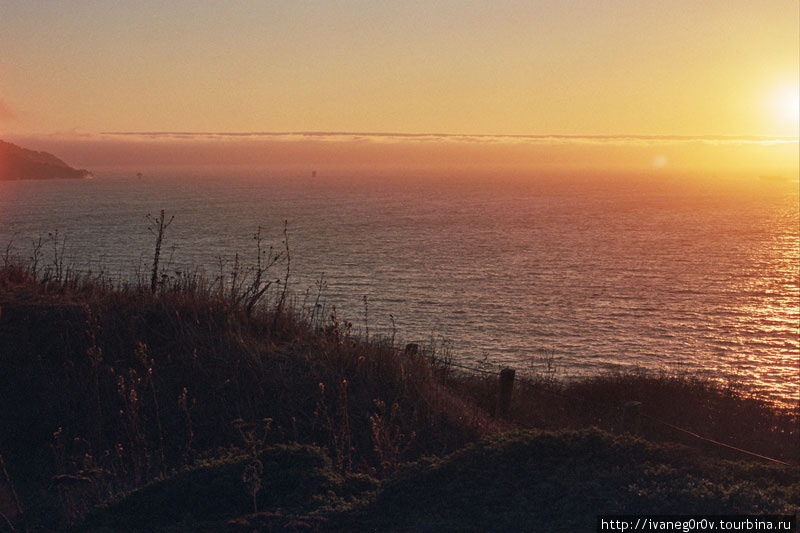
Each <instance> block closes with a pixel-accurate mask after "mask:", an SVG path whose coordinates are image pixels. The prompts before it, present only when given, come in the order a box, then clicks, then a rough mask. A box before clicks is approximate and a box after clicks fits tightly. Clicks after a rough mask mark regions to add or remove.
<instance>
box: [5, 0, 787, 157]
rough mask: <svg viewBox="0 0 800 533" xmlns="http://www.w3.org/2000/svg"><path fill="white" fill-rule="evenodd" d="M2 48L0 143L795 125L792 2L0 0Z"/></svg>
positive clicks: (729, 132)
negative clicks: (138, 136) (112, 135)
mask: <svg viewBox="0 0 800 533" xmlns="http://www.w3.org/2000/svg"><path fill="white" fill-rule="evenodd" d="M0 50H2V53H0V138H4V137H5V138H11V139H26V140H31V139H33V140H36V139H39V140H41V142H43V143H44V144H46V141H47V139H50V140H52V139H53V138H54V137H55V136H59V137H61V138H64V137H70V136H73V137H74V138H76V139H79V138H81V136H83V137H84V138H85V136H91V135H93V136H103V135H104V134H105V133H108V132H185V133H208V132H214V133H233V132H360V133H367V132H369V133H429V134H432V133H439V134H455V135H473V136H474V135H495V136H496V135H535V136H536V135H567V136H578V137H582V136H619V135H638V136H695V137H710V138H713V137H720V136H726V137H736V138H742V137H749V136H766V137H786V138H797V137H798V129H799V128H800V126H799V125H798V110H797V105H798V104H797V98H798V86H799V83H798V80H799V79H800V3H798V2H797V1H796V0H770V1H767V2H764V1H745V0H724V1H718V0H707V1H703V2H698V1H696V0H669V1H664V0H660V1H651V0H633V1H632V0H603V1H597V0H586V1H578V0H560V1H555V0H554V1H541V0H540V1H532V0H525V1H516V0H498V1H493V2H489V1H476V0H459V1H451V0H438V1H435V2H432V1H414V0H408V1H402V2H400V1H397V2H393V1H392V2H390V1H386V2H378V1H365V0H349V1H342V2H338V1H317V2H311V1H298V0H272V1H268V0H259V1H243V0H231V1H226V2H221V1H220V2H203V1H198V0H193V1H182V0H177V1H171V2H162V1H155V0H139V1H137V2H128V1H115V0H98V1H95V0H73V1H64V2H53V1H36V0H28V1H22V0H8V1H5V2H3V3H2V4H0ZM126 139H127V141H126V142H133V141H132V138H130V137H126ZM340 140H341V139H340ZM405 141H406V142H408V139H405ZM114 142H116V143H119V142H122V141H121V140H120V139H119V138H116V140H115V141H114ZM34 144H36V142H34ZM790 152H791V151H790ZM648 157H649V156H648ZM654 157H656V156H654ZM782 157H784V156H782Z"/></svg>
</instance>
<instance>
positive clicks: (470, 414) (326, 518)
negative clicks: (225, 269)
mask: <svg viewBox="0 0 800 533" xmlns="http://www.w3.org/2000/svg"><path fill="white" fill-rule="evenodd" d="M217 281H218V283H216V284H215V283H214V282H208V281H206V280H203V279H202V278H199V277H197V276H195V277H191V278H188V277H183V278H178V279H162V280H161V281H160V282H158V283H157V284H156V283H155V282H154V284H151V285H147V284H133V285H128V286H121V285H119V284H111V283H108V282H106V281H105V280H104V279H103V278H102V277H95V278H88V277H86V276H73V275H71V274H69V272H64V271H57V270H51V271H44V272H40V271H37V269H36V268H32V267H31V266H30V265H23V266H19V263H17V264H16V265H15V264H14V263H9V262H7V263H6V265H5V266H4V267H3V268H2V269H1V270H0V426H1V427H2V428H3V431H2V432H1V433H0V456H2V458H3V460H4V461H3V462H4V465H5V468H4V470H3V471H2V472H0V512H2V514H3V516H2V517H0V518H3V519H4V520H3V519H0V531H2V530H3V529H2V528H5V529H7V530H9V531H12V530H16V531H24V530H30V531H37V530H40V531H61V530H67V529H72V530H75V531H114V532H117V531H154V530H156V531H176V532H180V531H228V530H230V531H233V530H242V531H253V530H263V531H292V530H296V531H300V530H312V531H313V530H316V531H553V530H560V531H563V530H569V531H584V530H585V531H593V530H594V528H595V520H596V516H597V515H598V514H610V513H661V514H664V513H682V514H683V513H709V514H720V513H735V514H742V513H757V514H765V513H772V514H794V513H796V512H797V509H798V508H799V507H800V471H799V470H798V468H797V467H796V466H792V465H797V464H798V459H800V457H799V456H800V449H798V448H799V447H798V426H797V420H798V419H797V411H796V410H795V411H791V410H787V409H782V408H778V407H776V406H774V405H772V404H769V403H768V402H765V401H762V400H760V399H758V398H753V397H750V396H749V395H747V394H746V392H745V388H744V387H742V386H741V384H736V383H716V382H710V381H702V380H696V379H692V378H690V377H686V376H666V375H647V374H635V375H613V376H598V377H596V378H592V379H586V380H583V381H580V382H570V383H563V382H560V381H559V380H558V379H557V378H556V376H553V375H552V374H551V373H549V372H548V371H546V370H543V371H542V372H536V371H533V372H531V373H529V374H527V375H520V376H518V377H517V380H516V382H515V385H514V387H515V388H514V393H513V397H512V402H511V407H510V410H509V413H508V416H506V417H499V416H498V417H495V416H492V413H493V411H494V410H495V406H496V401H497V387H498V385H497V381H498V380H497V375H496V373H495V372H494V370H496V369H491V368H489V367H486V368H484V369H483V370H485V371H486V372H485V373H481V374H467V373H463V372H459V371H458V370H459V369H458V368H455V367H453V366H452V364H451V360H450V358H449V354H447V353H446V351H444V352H443V351H442V350H441V348H440V347H437V346H435V345H431V346H423V347H420V349H419V350H418V351H417V352H416V353H413V352H404V351H403V350H398V349H397V347H396V346H394V343H393V342H391V341H388V340H381V339H378V340H376V339H372V340H369V341H367V340H365V339H363V338H362V337H359V336H357V335H354V334H352V331H351V328H352V326H351V324H349V323H348V322H345V321H342V320H340V319H339V318H338V317H337V316H336V312H335V310H330V311H328V310H326V311H324V312H322V311H320V310H319V309H318V307H317V306H315V305H311V306H309V307H307V308H305V307H303V306H299V305H294V306H293V305H291V302H290V301H289V299H288V298H287V297H286V293H285V292H281V291H280V290H277V291H273V292H269V291H267V290H266V289H265V290H264V291H263V292H262V290H261V289H262V288H264V287H266V285H265V284H264V283H263V282H262V280H261V278H260V276H259V275H258V272H257V271H253V272H251V277H250V278H249V280H248V281H247V282H246V283H244V282H242V281H241V279H240V281H239V286H238V288H237V286H236V281H234V282H233V284H231V283H227V284H226V283H223V282H222V280H217ZM229 281H230V280H229ZM629 402H639V403H635V404H631V403H629ZM626 403H627V404H628V408H627V409H626V407H625V404H626ZM691 433H694V434H695V435H699V436H702V437H704V439H699V438H697V436H693V435H691ZM712 441H717V442H721V443H724V444H727V445H728V446H727V447H726V446H721V445H719V444H715V443H714V442H712ZM732 447H735V448H740V449H742V450H746V451H751V452H757V453H758V454H761V455H764V456H766V457H767V458H768V459H774V461H770V460H767V459H759V458H756V457H755V456H753V455H750V454H746V453H743V452H742V451H738V450H734V449H733V448H732ZM782 463H787V464H788V465H787V464H782Z"/></svg>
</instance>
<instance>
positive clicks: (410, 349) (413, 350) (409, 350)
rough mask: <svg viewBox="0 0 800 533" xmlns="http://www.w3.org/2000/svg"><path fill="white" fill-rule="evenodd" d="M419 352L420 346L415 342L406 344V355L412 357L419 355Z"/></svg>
mask: <svg viewBox="0 0 800 533" xmlns="http://www.w3.org/2000/svg"><path fill="white" fill-rule="evenodd" d="M418 351H419V344H417V343H415V342H409V343H408V344H406V349H405V352H404V353H405V355H409V356H410V355H417V352H418Z"/></svg>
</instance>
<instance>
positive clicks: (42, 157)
mask: <svg viewBox="0 0 800 533" xmlns="http://www.w3.org/2000/svg"><path fill="white" fill-rule="evenodd" d="M91 176H92V175H91V173H90V172H89V171H88V170H84V169H75V168H72V167H71V166H69V165H68V164H66V163H65V162H64V161H62V160H61V159H59V158H57V157H56V156H54V155H53V154H49V153H47V152H36V151H34V150H28V149H26V148H22V147H20V146H17V145H15V144H11V143H8V142H5V141H0V181H3V180H42V179H82V178H90V177H91Z"/></svg>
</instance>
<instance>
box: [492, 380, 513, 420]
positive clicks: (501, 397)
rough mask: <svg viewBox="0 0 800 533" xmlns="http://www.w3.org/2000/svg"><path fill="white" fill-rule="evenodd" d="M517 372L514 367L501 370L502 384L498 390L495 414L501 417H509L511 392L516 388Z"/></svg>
mask: <svg viewBox="0 0 800 533" xmlns="http://www.w3.org/2000/svg"><path fill="white" fill-rule="evenodd" d="M515 374H516V372H515V371H514V369H513V368H504V369H503V370H501V371H500V386H499V387H498V390H497V406H496V407H495V416H498V417H500V418H507V417H508V411H509V410H510V408H511V392H512V391H513V390H514V375H515Z"/></svg>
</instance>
